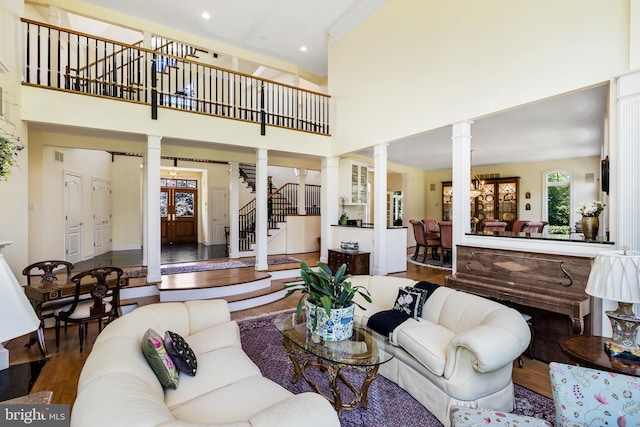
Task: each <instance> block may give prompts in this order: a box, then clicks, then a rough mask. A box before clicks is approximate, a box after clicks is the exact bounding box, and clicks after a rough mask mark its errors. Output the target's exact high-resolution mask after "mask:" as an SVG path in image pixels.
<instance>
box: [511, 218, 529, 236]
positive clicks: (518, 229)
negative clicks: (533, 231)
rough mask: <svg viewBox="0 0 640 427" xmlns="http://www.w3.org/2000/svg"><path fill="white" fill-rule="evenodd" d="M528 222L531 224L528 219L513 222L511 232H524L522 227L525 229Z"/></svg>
mask: <svg viewBox="0 0 640 427" xmlns="http://www.w3.org/2000/svg"><path fill="white" fill-rule="evenodd" d="M528 222H529V220H528V219H516V220H515V221H514V222H513V226H512V227H511V231H513V232H514V233H520V232H521V231H522V227H524V226H525V225H526V224H527V223H528Z"/></svg>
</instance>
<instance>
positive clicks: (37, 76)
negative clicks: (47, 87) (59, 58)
mask: <svg viewBox="0 0 640 427" xmlns="http://www.w3.org/2000/svg"><path fill="white" fill-rule="evenodd" d="M37 40H38V46H37V53H38V57H37V61H36V65H37V67H36V70H37V74H36V83H37V84H40V25H38V38H37Z"/></svg>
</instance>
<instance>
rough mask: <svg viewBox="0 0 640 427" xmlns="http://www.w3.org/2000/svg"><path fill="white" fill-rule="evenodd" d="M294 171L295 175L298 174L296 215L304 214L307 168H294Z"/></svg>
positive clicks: (305, 207)
mask: <svg viewBox="0 0 640 427" xmlns="http://www.w3.org/2000/svg"><path fill="white" fill-rule="evenodd" d="M295 171H296V175H297V176H298V215H306V214H307V192H306V183H307V170H306V169H295Z"/></svg>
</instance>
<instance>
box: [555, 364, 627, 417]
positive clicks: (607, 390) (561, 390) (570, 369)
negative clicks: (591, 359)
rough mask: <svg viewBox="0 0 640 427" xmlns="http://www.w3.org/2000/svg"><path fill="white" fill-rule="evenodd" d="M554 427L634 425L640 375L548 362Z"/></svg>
mask: <svg viewBox="0 0 640 427" xmlns="http://www.w3.org/2000/svg"><path fill="white" fill-rule="evenodd" d="M549 375H550V376H551V386H552V390H553V402H554V403H555V406H556V427H582V426H628V427H630V426H635V425H636V424H637V422H638V420H639V419H640V378H638V377H632V376H630V375H623V374H616V373H613V372H607V371H604V370H601V369H594V368H586V367H581V366H573V365H566V364H564V363H558V362H551V363H549Z"/></svg>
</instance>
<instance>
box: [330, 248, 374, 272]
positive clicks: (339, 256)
mask: <svg viewBox="0 0 640 427" xmlns="http://www.w3.org/2000/svg"><path fill="white" fill-rule="evenodd" d="M369 255H370V253H369V252H361V251H343V250H341V249H329V253H328V258H329V262H327V265H328V266H329V268H330V269H331V271H333V272H335V271H336V270H337V269H338V268H339V267H340V266H341V265H342V264H347V271H346V273H347V274H351V275H358V274H365V275H367V274H369Z"/></svg>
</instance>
